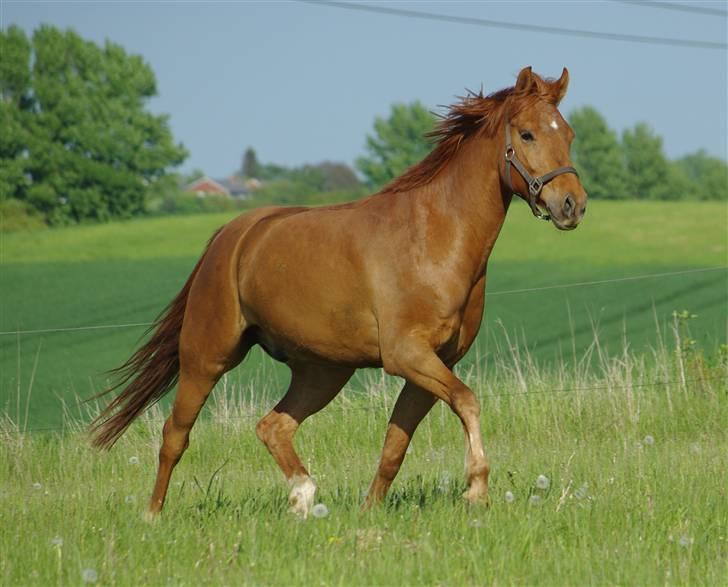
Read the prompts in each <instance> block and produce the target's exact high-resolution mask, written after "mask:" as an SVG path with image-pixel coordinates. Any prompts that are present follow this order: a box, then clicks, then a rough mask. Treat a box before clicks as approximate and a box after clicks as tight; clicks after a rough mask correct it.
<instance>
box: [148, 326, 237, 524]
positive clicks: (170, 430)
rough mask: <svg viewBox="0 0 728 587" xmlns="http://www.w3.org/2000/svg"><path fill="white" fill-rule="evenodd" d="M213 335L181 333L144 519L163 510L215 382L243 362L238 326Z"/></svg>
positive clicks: (191, 332)
mask: <svg viewBox="0 0 728 587" xmlns="http://www.w3.org/2000/svg"><path fill="white" fill-rule="evenodd" d="M233 324H235V326H230V327H226V328H222V329H215V330H214V331H207V332H204V334H203V333H202V332H200V331H199V330H195V329H193V328H190V329H186V328H185V329H183V333H182V338H181V340H180V375H179V385H178V388H177V396H176V397H175V400H174V405H173V407H172V413H171V414H170V416H169V418H167V421H166V422H165V423H164V428H163V432H162V436H163V438H162V447H161V448H160V450H159V469H158V471H157V480H156V482H155V484H154V490H153V491H152V497H151V499H150V501H149V511H148V513H147V518H148V519H152V518H154V517H155V516H156V515H157V514H158V513H159V512H160V511H161V510H162V506H164V499H165V497H166V495H167V488H168V487H169V480H170V478H171V476H172V471H173V470H174V467H175V465H176V464H177V463H178V462H179V460H180V458H182V454H183V453H184V451H185V450H186V449H187V447H188V446H189V437H190V430H192V426H194V424H195V421H196V420H197V416H198V415H199V413H200V410H201V409H202V406H204V405H205V401H206V400H207V398H208V396H209V395H210V392H211V391H212V388H213V387H214V386H215V383H217V381H218V379H220V377H221V376H222V375H223V374H224V373H225V372H227V371H229V370H230V369H232V368H233V367H235V366H236V365H237V364H238V363H240V361H242V360H243V358H244V357H245V355H246V353H247V352H248V350H249V349H250V346H251V344H250V343H249V342H247V341H246V340H245V337H242V340H241V334H240V331H239V326H238V324H239V322H234V323H233Z"/></svg>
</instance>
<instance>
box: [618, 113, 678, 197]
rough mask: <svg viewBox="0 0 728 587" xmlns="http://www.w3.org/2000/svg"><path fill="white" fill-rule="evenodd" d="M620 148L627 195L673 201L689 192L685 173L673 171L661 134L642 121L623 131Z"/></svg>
mask: <svg viewBox="0 0 728 587" xmlns="http://www.w3.org/2000/svg"><path fill="white" fill-rule="evenodd" d="M622 149H623V152H624V160H625V165H626V168H627V189H628V192H629V194H630V196H631V197H633V198H638V199H650V200H676V199H680V198H684V197H685V196H686V194H687V193H688V192H689V189H690V188H689V185H688V184H687V182H686V178H685V176H684V175H682V174H680V173H677V172H676V170H675V168H674V167H673V166H671V165H670V162H669V161H668V160H667V157H666V156H665V153H664V152H663V150H662V137H659V136H657V135H656V134H655V133H654V132H653V131H652V129H651V128H650V127H649V126H648V125H647V124H645V123H644V122H640V123H638V124H636V125H635V127H634V129H631V130H630V129H627V130H625V131H624V133H623V134H622Z"/></svg>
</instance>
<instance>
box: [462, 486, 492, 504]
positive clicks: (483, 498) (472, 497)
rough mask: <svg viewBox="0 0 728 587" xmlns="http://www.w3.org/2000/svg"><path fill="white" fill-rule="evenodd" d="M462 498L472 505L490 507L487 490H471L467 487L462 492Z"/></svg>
mask: <svg viewBox="0 0 728 587" xmlns="http://www.w3.org/2000/svg"><path fill="white" fill-rule="evenodd" d="M463 499H464V500H465V501H466V502H467V503H468V504H469V505H474V506H481V507H486V508H487V507H490V498H489V497H488V493H487V492H485V493H484V492H482V491H473V490H472V489H468V490H467V491H465V493H463Z"/></svg>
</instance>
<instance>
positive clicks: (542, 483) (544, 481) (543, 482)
mask: <svg viewBox="0 0 728 587" xmlns="http://www.w3.org/2000/svg"><path fill="white" fill-rule="evenodd" d="M549 485H551V481H549V478H548V477H547V476H546V475H539V476H538V477H537V478H536V487H538V488H539V489H548V488H549Z"/></svg>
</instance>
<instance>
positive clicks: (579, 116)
mask: <svg viewBox="0 0 728 587" xmlns="http://www.w3.org/2000/svg"><path fill="white" fill-rule="evenodd" d="M569 123H570V124H571V127H572V129H573V130H574V133H575V134H576V137H575V138H574V142H573V143H572V147H571V152H572V156H573V159H574V164H575V166H576V168H577V169H578V170H579V177H580V178H581V181H582V183H583V185H584V187H585V188H586V191H587V193H588V194H589V197H594V198H600V199H602V198H603V199H605V200H617V199H623V198H626V197H628V193H627V180H626V177H625V175H626V170H625V167H624V160H623V157H622V149H621V147H620V144H619V140H618V139H617V134H616V133H615V132H614V131H613V130H612V129H610V128H609V126H607V121H606V120H605V119H604V117H603V116H602V115H601V114H599V112H597V111H596V110H595V109H594V108H592V107H591V106H585V107H583V108H579V109H577V110H574V111H573V112H572V113H571V115H570V116H569Z"/></svg>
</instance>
